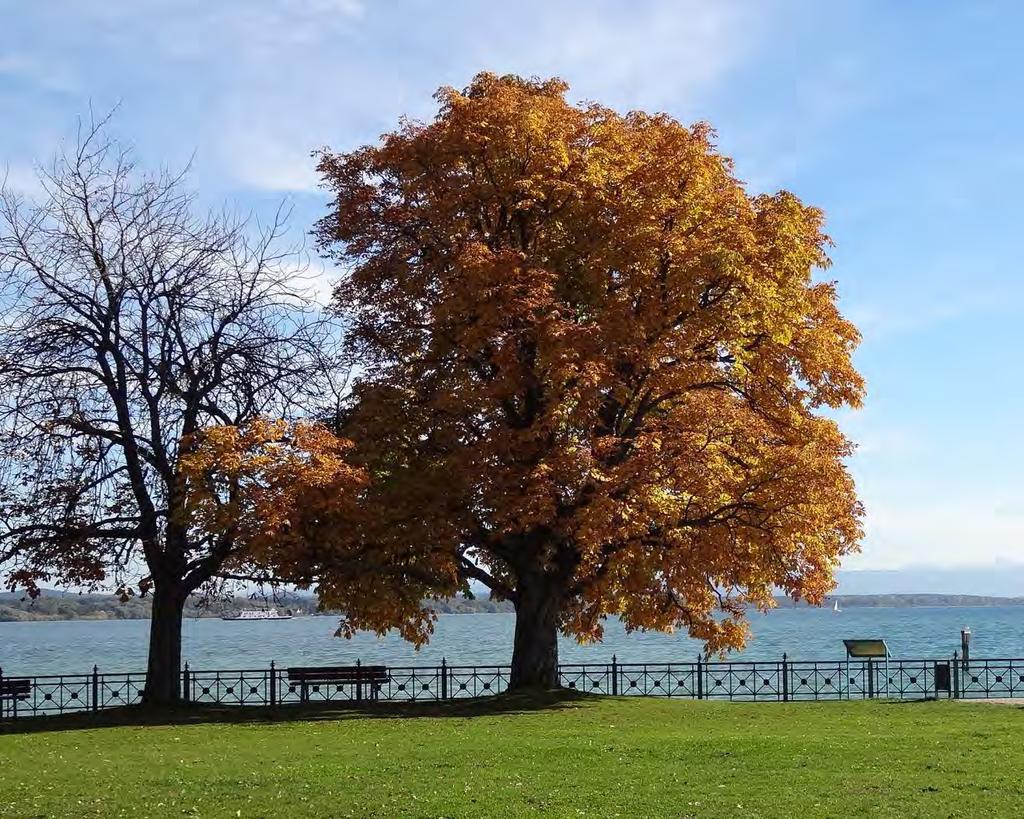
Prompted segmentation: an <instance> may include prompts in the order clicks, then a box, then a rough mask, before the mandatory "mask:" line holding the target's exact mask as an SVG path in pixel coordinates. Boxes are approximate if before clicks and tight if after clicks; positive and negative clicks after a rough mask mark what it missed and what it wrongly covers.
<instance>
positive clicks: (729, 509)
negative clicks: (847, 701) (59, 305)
mask: <svg viewBox="0 0 1024 819" xmlns="http://www.w3.org/2000/svg"><path fill="white" fill-rule="evenodd" d="M566 90H567V86H566V85H565V84H564V83H562V82H560V81H558V80H551V81H547V82H538V81H527V80H523V79H520V78H517V77H496V76H493V75H489V74H481V75H479V76H478V77H477V78H476V79H475V80H474V81H473V83H472V85H470V86H469V88H467V89H466V90H465V91H462V92H459V91H456V90H453V89H450V88H449V89H443V90H441V91H440V92H439V93H438V96H437V99H438V101H439V104H440V110H439V113H438V115H437V117H436V118H435V119H434V120H433V121H431V122H429V123H426V124H423V123H417V122H405V123H403V125H402V126H401V128H400V129H399V130H397V131H396V132H394V133H390V134H387V135H385V137H384V138H383V139H382V141H381V143H380V144H378V145H374V146H369V147H364V148H362V149H360V150H357V151H355V152H352V153H348V154H330V153H327V154H324V155H323V156H322V157H321V161H320V165H319V170H320V172H321V173H322V175H323V178H324V180H325V183H326V185H327V186H328V188H329V189H330V191H331V192H332V194H333V196H334V197H335V204H334V207H333V208H332V211H331V212H330V213H329V215H328V216H327V217H326V218H324V219H323V220H322V221H321V223H320V224H319V226H318V236H319V239H320V242H321V246H322V247H323V248H324V249H325V250H327V251H328V252H330V253H332V255H334V256H335V257H336V258H337V259H338V260H339V261H340V262H342V263H343V265H344V266H345V268H346V269H348V270H349V271H350V273H349V274H348V275H347V277H346V278H345V279H344V280H343V281H342V282H341V284H340V285H339V286H338V288H337V290H336V293H335V303H336V305H337V307H338V309H339V310H340V311H341V312H342V313H343V314H344V315H345V316H346V317H347V318H348V319H349V320H350V321H351V335H350V340H349V344H350V350H351V353H352V355H353V356H354V357H355V360H357V361H358V362H359V364H360V366H361V368H362V369H361V374H360V377H359V379H358V381H357V385H356V388H355V392H354V396H353V403H352V407H351V412H350V416H349V418H348V419H347V421H346V423H345V426H344V432H345V434H346V435H347V436H349V437H350V438H351V439H352V440H353V441H354V442H355V445H356V446H355V448H354V450H353V453H352V457H353V458H354V460H355V462H356V463H358V464H359V465H360V466H362V467H364V468H365V469H366V470H367V471H368V473H369V474H370V476H371V477H372V481H371V484H370V485H369V486H368V487H367V488H366V491H365V492H364V493H363V495H362V503H363V504H364V507H363V511H364V513H365V514H364V515H363V517H364V518H368V519H370V522H369V523H367V522H366V521H365V520H364V522H363V523H361V524H360V527H357V528H359V531H357V532H353V533H352V537H350V538H348V539H347V540H345V542H341V541H340V540H339V541H336V544H335V545H336V547H337V549H338V552H337V555H338V556H340V557H343V558H344V557H346V556H347V557H351V556H353V555H356V554H359V553H360V550H367V549H370V550H371V551H373V552H374V554H375V555H377V557H378V558H379V561H380V564H381V565H383V564H388V563H393V562H395V561H397V562H398V563H400V564H401V565H403V566H404V567H406V569H407V570H408V572H409V573H410V574H416V573H420V579H418V580H417V581H416V583H417V585H415V587H414V592H415V594H416V595H419V594H420V593H422V592H424V591H427V590H431V589H433V590H434V591H435V592H436V593H449V592H450V591H451V590H453V589H455V588H456V587H457V584H458V583H459V582H464V581H466V580H467V579H472V578H475V579H477V580H480V581H481V582H484V583H486V584H487V585H489V586H491V588H492V589H494V591H495V593H496V594H497V595H499V596H505V597H509V598H511V599H513V600H521V599H522V595H523V591H524V589H525V588H526V587H527V586H528V585H529V584H539V585H541V586H542V587H543V589H544V593H545V595H546V599H553V600H554V601H555V604H556V605H555V608H556V610H557V619H558V623H557V625H558V626H560V627H561V628H562V629H564V630H565V631H566V632H568V633H571V634H574V635H576V636H577V637H579V638H580V639H596V638H599V637H600V636H601V622H602V619H603V618H604V617H605V616H607V615H610V614H615V615H618V616H619V617H621V618H622V620H623V621H624V622H625V624H626V626H627V627H629V628H653V629H671V628H674V627H683V628H686V629H688V630H689V632H690V633H691V634H693V635H695V636H696V637H699V638H701V639H703V640H705V641H707V643H708V646H709V648H710V649H711V650H724V649H728V648H732V647H737V646H740V645H742V643H743V640H744V638H745V634H746V631H745V626H744V624H743V614H744V611H745V609H746V608H747V607H749V606H750V605H753V606H757V607H761V608H765V607H768V606H770V605H771V600H772V593H773V589H775V588H779V589H782V590H784V591H785V592H786V593H787V594H790V595H792V596H793V597H802V598H806V599H808V600H810V601H812V602H820V601H821V600H822V597H823V595H825V594H826V593H827V592H828V591H829V590H830V589H831V588H832V586H833V570H834V568H835V567H836V566H837V564H838V561H839V558H840V557H841V556H842V555H844V554H846V553H848V552H850V551H851V550H853V549H855V548H856V544H857V542H858V539H859V538H860V536H861V528H860V519H861V515H862V509H861V506H860V503H859V502H858V500H857V497H856V494H855V489H854V485H853V482H852V479H851V477H850V475H849V474H848V472H847V470H846V468H845V466H844V460H845V459H846V457H847V456H848V455H849V454H850V452H851V444H850V443H849V441H848V440H847V439H846V438H845V437H844V436H843V434H842V433H841V431H840V429H839V428H838V426H837V425H836V423H835V422H834V421H833V420H832V419H831V418H829V417H827V416H826V415H823V414H822V413H821V409H822V408H826V407H827V408H840V407H844V406H851V407H856V406H859V404H860V401H861V397H862V393H863V383H862V380H861V378H860V376H859V375H858V373H857V372H856V371H855V369H854V367H853V365H852V363H851V354H852V351H853V349H854V348H855V346H856V344H857V343H858V341H859V334H858V332H857V330H856V328H855V327H854V326H853V325H852V324H851V323H850V322H848V321H847V320H846V319H844V318H843V316H842V315H840V313H839V311H838V309H837V307H836V291H835V288H834V286H833V285H832V284H829V283H821V282H816V281H815V279H814V271H815V270H816V269H822V268H824V267H826V266H827V265H828V258H827V256H826V252H825V248H826V247H827V245H828V239H827V237H826V236H825V235H824V233H823V232H822V225H823V215H822V213H821V211H819V210H818V209H816V208H813V207H809V206H806V205H804V204H803V203H801V202H800V201H799V200H798V199H797V198H796V197H795V196H793V195H792V194H790V193H786V192H780V193H777V194H773V195H763V196H750V195H748V194H747V193H746V191H745V190H744V188H743V186H742V184H741V183H740V182H739V181H737V179H736V178H735V177H734V175H733V172H732V166H731V163H730V161H729V160H728V159H726V158H724V157H722V156H721V155H720V154H718V153H717V152H716V150H715V147H714V145H713V142H712V137H713V134H712V132H711V130H710V129H709V128H708V127H707V126H705V125H696V126H693V127H685V126H683V125H681V124H680V123H678V122H676V121H675V120H673V119H672V118H670V117H668V116H665V115H649V114H645V113H639V112H634V113H630V114H628V115H625V116H622V115H620V114H618V113H616V112H614V111H611V110H609V109H607V108H603V107H601V106H598V105H584V106H574V105H571V104H569V103H567V102H566V100H565V92H566ZM352 565H353V564H352V563H351V561H346V560H342V561H341V562H340V563H339V564H338V566H339V568H337V570H336V571H333V572H328V574H329V579H328V580H327V582H326V583H325V586H324V591H325V593H326V599H325V602H326V603H327V604H328V605H343V606H345V607H346V608H347V609H348V610H349V612H350V614H349V617H350V620H349V622H350V623H351V624H353V625H355V626H368V627H372V628H378V629H379V628H382V627H386V626H387V625H389V624H390V622H394V621H395V618H396V615H401V618H408V617H410V616H411V608H410V607H409V606H407V605H405V603H403V604H402V605H400V606H396V607H392V608H390V609H388V610H385V609H383V608H381V606H380V605H379V603H377V602H375V601H374V599H373V598H374V596H380V595H387V594H389V592H388V591H387V589H388V588H390V589H392V592H393V593H395V594H402V593H405V592H406V591H408V590H404V589H403V588H402V587H401V586H399V585H395V584H393V583H392V584H391V585H390V586H389V582H390V581H388V580H386V579H383V577H382V578H381V579H379V580H378V581H376V583H377V585H373V583H370V584H367V577H368V576H375V575H374V574H373V572H367V571H365V570H364V571H354V570H352ZM407 579H408V577H407ZM432 584H433V585H432ZM404 599H405V600H406V602H408V598H404ZM520 614H522V611H520ZM723 614H724V615H725V616H724V617H723V616H722V615H723ZM424 622H425V621H423V620H420V621H417V624H416V626H415V628H410V627H409V625H408V623H406V633H407V634H416V635H418V636H420V637H422V636H424V633H423V630H422V627H423V626H424Z"/></svg>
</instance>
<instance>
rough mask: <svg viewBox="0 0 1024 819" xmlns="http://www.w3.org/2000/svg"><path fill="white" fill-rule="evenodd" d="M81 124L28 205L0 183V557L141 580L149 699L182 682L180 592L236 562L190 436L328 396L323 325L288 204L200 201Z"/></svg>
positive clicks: (132, 586) (165, 697) (121, 584)
mask: <svg viewBox="0 0 1024 819" xmlns="http://www.w3.org/2000/svg"><path fill="white" fill-rule="evenodd" d="M104 128H105V123H103V122H100V123H98V124H93V125H92V126H91V127H89V128H87V129H85V130H84V131H83V132H82V134H81V136H80V138H79V139H78V141H77V144H76V147H75V148H74V149H73V150H68V151H65V152H64V153H62V154H61V155H59V156H58V157H57V159H56V160H55V161H54V162H53V164H52V166H51V167H50V168H49V169H48V170H46V171H45V172H43V173H41V179H40V181H41V185H42V189H43V194H42V196H41V198H40V199H39V200H37V201H33V202H28V201H26V200H24V199H22V198H20V197H18V196H17V195H16V194H15V193H13V192H12V191H10V190H4V189H0V287H2V289H0V300H2V301H0V307H2V309H0V570H2V572H3V574H2V577H3V580H4V581H5V584H6V585H7V586H8V587H9V588H11V589H14V588H27V589H29V591H30V592H33V591H35V590H36V589H37V588H38V585H37V584H39V583H43V582H50V583H58V584H69V585H77V586H84V587H93V588H96V587H101V586H109V585H113V586H114V587H115V588H117V589H118V590H119V591H120V593H121V594H133V593H136V591H138V592H139V593H141V594H147V593H152V596H153V616H152V625H151V630H150V642H149V666H148V676H147V682H146V696H147V700H148V701H149V702H152V703H169V702H173V701H175V700H177V699H178V697H179V696H180V686H179V684H178V680H179V679H180V673H179V672H180V664H181V620H182V609H183V606H184V604H185V602H186V599H187V598H188V596H189V595H190V594H191V593H193V592H194V591H195V590H197V589H199V588H200V587H202V586H204V584H208V583H212V582H215V581H216V579H217V578H218V577H219V576H222V575H225V574H233V573H237V572H238V571H239V567H240V566H242V567H245V568H246V569H247V571H250V572H251V571H252V570H253V567H252V566H251V565H246V555H245V554H243V553H242V552H243V547H242V546H240V545H239V544H238V543H237V542H236V541H235V540H234V539H233V538H232V537H231V534H230V531H227V532H226V533H225V532H219V533H213V532H208V531H203V530H202V529H201V528H200V527H198V525H197V524H196V523H195V521H194V520H190V517H189V512H188V504H187V502H186V499H187V495H188V486H187V485H186V481H185V479H184V477H183V476H182V475H181V473H180V471H179V469H178V459H179V456H180V455H181V454H182V453H183V452H185V451H187V450H188V447H189V445H190V443H189V442H190V440H191V436H193V435H194V433H196V432H197V431H198V430H200V429H202V428H204V427H206V426H210V425H216V424H227V425H241V424H244V423H246V422H247V421H250V420H252V419H254V418H256V417H259V416H266V415H270V416H273V417H284V418H294V417H296V416H298V415H300V414H308V413H309V412H311V411H314V410H315V409H316V408H318V407H322V406H324V405H326V404H330V402H331V401H332V398H333V396H334V395H336V392H335V388H336V386H337V383H336V378H337V377H338V375H339V373H338V370H337V369H336V362H337V360H336V358H335V356H334V353H333V351H334V350H335V349H336V341H337V337H338V333H337V327H336V326H335V325H333V324H332V323H331V321H330V320H329V319H328V318H327V317H326V315H325V314H324V313H322V312H321V311H320V310H319V309H318V308H317V307H316V305H315V302H314V301H313V300H312V299H310V298H308V297H307V294H306V292H305V291H306V287H305V285H306V284H307V283H306V282H303V281H302V278H301V276H297V273H296V265H295V261H296V257H295V255H294V253H293V251H291V250H288V251H285V250H282V249H281V247H282V238H283V233H284V230H285V222H286V216H287V214H286V213H284V212H283V211H279V212H278V213H277V215H276V217H275V219H274V220H273V221H272V222H271V223H270V224H269V225H262V226H261V225H259V224H253V223H252V222H251V221H249V220H242V219H237V218H235V217H232V216H230V215H225V214H215V215H212V216H200V215H197V212H196V207H195V200H194V196H193V195H192V194H191V193H190V192H189V191H188V190H187V188H186V187H185V185H184V179H183V175H182V174H174V173H169V172H166V171H164V172H161V173H158V174H155V175H144V174H141V173H139V172H138V171H137V170H136V169H135V167H134V164H133V159H132V156H131V154H130V152H129V151H127V150H124V149H122V148H121V147H119V146H118V144H117V143H116V142H113V141H110V140H108V139H106V138H105V137H104Z"/></svg>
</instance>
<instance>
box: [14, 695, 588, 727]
mask: <svg viewBox="0 0 1024 819" xmlns="http://www.w3.org/2000/svg"><path fill="white" fill-rule="evenodd" d="M592 700H593V697H590V696H588V695H586V694H580V693H578V692H574V691H569V690H559V691H546V692H540V693H528V694H526V693H524V694H499V695H497V696H492V697H480V698H477V699H464V700H449V701H448V702H419V703H417V702H378V703H360V704H355V703H351V702H325V703H317V704H312V703H307V704H304V705H298V704H289V705H279V706H277V707H276V708H271V707H269V706H248V705H247V706H230V705H206V704H200V703H193V704H191V705H187V706H186V705H181V706H176V707H173V708H148V707H146V706H142V705H136V706H125V707H123V708H109V709H105V710H103V711H97V712H94V713H93V712H86V713H76V714H61V715H54V716H33V717H21V718H19V719H17V720H13V721H10V722H5V723H2V724H0V735H3V734H35V733H45V732H50V731H79V730H89V729H94V728H125V727H143V726H150V725H153V726H156V725H205V724H211V723H229V724H233V725H260V724H273V723H288V722H307V721H314V722H319V721H325V722H337V721H342V720H349V719H421V718H434V719H437V718H442V719H443V718H458V719H472V718H474V717H488V716H496V715H502V714H534V713H539V712H543V711H557V710H562V709H567V708H579V707H581V706H583V705H584V704H585V703H587V702H588V701H592Z"/></svg>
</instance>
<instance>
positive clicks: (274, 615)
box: [220, 609, 292, 620]
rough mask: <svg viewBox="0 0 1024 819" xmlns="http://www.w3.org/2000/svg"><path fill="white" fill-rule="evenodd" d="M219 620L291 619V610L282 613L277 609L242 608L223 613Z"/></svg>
mask: <svg viewBox="0 0 1024 819" xmlns="http://www.w3.org/2000/svg"><path fill="white" fill-rule="evenodd" d="M220 619H221V620H291V619H292V613H291V611H290V610H289V611H286V612H285V613H284V614H282V613H281V612H279V611H278V610H277V609H243V610H242V611H236V612H235V613H234V614H223V615H221V618H220Z"/></svg>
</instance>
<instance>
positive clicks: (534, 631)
mask: <svg viewBox="0 0 1024 819" xmlns="http://www.w3.org/2000/svg"><path fill="white" fill-rule="evenodd" d="M517 591H518V593H519V599H518V600H517V601H516V636H515V644H514V647H513V649H512V675H511V677H510V679H509V690H510V691H512V690H516V691H519V690H523V689H551V688H558V687H559V682H558V619H559V613H560V598H561V596H560V595H559V594H558V590H557V588H556V587H555V586H554V585H553V584H551V583H549V582H545V580H544V578H543V577H542V576H533V577H527V578H523V579H522V580H521V582H520V584H519V587H518V589H517Z"/></svg>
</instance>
